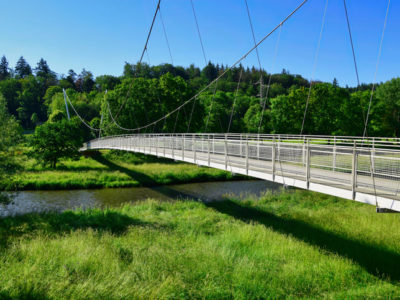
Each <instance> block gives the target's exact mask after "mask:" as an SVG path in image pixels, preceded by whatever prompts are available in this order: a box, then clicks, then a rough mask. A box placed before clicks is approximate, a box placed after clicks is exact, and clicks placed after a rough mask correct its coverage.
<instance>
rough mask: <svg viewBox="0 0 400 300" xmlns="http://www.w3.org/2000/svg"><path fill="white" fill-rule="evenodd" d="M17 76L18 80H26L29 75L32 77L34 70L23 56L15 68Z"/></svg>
mask: <svg viewBox="0 0 400 300" xmlns="http://www.w3.org/2000/svg"><path fill="white" fill-rule="evenodd" d="M15 75H16V76H17V77H18V78H25V77H27V76H29V75H32V68H31V66H30V65H29V64H28V63H27V62H26V60H25V59H24V57H23V56H21V57H20V58H19V60H18V61H17V65H16V66H15Z"/></svg>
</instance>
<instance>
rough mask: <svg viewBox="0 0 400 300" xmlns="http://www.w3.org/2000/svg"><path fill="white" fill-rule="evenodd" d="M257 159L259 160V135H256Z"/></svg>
mask: <svg viewBox="0 0 400 300" xmlns="http://www.w3.org/2000/svg"><path fill="white" fill-rule="evenodd" d="M257 159H260V134H258V135H257Z"/></svg>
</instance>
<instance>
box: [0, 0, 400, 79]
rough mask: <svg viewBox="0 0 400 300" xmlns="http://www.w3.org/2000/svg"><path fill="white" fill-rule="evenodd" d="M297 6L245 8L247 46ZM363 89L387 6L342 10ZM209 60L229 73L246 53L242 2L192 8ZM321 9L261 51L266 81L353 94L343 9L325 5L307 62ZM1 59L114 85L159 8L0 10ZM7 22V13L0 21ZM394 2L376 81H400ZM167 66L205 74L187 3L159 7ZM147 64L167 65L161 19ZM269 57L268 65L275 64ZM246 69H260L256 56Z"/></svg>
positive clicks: (77, 1) (57, 5)
mask: <svg viewBox="0 0 400 300" xmlns="http://www.w3.org/2000/svg"><path fill="white" fill-rule="evenodd" d="M301 2H302V0H279V1H277V0H248V5H249V9H250V13H251V16H252V21H253V26H254V31H255V36H256V39H257V40H260V39H261V38H262V37H263V36H264V35H265V34H267V33H268V32H269V31H271V30H272V29H273V28H274V27H275V26H276V25H277V24H279V23H280V22H281V20H282V19H283V18H285V17H286V16H287V15H288V14H289V13H290V12H291V11H292V10H293V9H294V8H295V7H297V6H298V5H299V4H300V3H301ZM346 2H347V6H348V12H349V17H350V23H351V27H352V35H353V40H354V46H355V52H356V58H357V63H358V67H359V74H360V80H361V82H367V83H369V82H372V81H373V80H374V73H375V66H376V61H377V56H378V50H379V42H380V39H381V34H382V29H383V24H384V19H385V13H386V7H387V3H388V2H387V0H347V1H346ZM193 3H194V7H195V10H196V14H197V18H198V22H199V28H200V32H201V37H202V40H203V44H204V49H205V53H206V58H207V60H210V61H212V62H215V63H220V64H221V63H222V64H224V65H231V64H232V63H233V62H235V61H236V60H237V59H238V58H239V57H241V56H242V55H243V54H244V53H245V52H246V51H247V50H249V49H250V48H251V47H252V46H253V45H254V44H253V39H252V35H251V29H250V25H249V20H248V16H247V13H246V6H245V1H244V0H193ZM325 3H326V0H308V2H307V3H306V4H305V5H304V6H303V7H302V8H301V9H300V10H299V11H298V12H297V13H296V14H295V15H293V17H292V18H291V19H290V20H289V21H288V22H287V23H286V24H285V25H284V26H282V29H281V31H280V38H279V45H278V51H277V55H276V56H275V55H274V53H275V52H274V51H275V49H276V47H277V41H278V37H279V31H277V32H275V33H274V34H273V35H271V36H270V37H269V38H268V39H267V40H265V42H264V43H262V44H261V45H260V47H259V53H260V58H261V64H262V67H263V68H264V69H266V70H267V71H268V72H274V73H276V72H281V71H282V69H283V68H285V69H287V70H289V71H290V73H292V74H301V75H302V76H304V77H305V78H307V79H310V78H311V77H312V78H313V79H316V80H323V81H332V80H333V78H337V80H338V81H339V84H340V85H342V86H344V85H349V86H355V85H356V84H357V81H356V75H355V71H354V64H353V58H352V52H351V46H350V39H349V34H348V31H347V23H346V18H345V12H344V7H343V1H342V0H329V2H328V8H327V15H326V20H325V26H324V30H323V35H322V40H321V47H320V52H319V56H318V60H317V63H316V65H315V71H313V70H314V67H313V66H314V63H313V62H314V58H315V54H316V48H317V42H318V38H319V34H320V30H321V23H322V17H323V12H324V6H325ZM0 4H1V6H0V7H2V11H3V13H2V17H1V18H0V23H1V26H0V36H1V42H0V55H5V56H6V57H7V59H8V60H9V62H10V66H11V67H14V66H15V63H16V61H17V60H18V58H19V57H20V56H21V55H22V56H24V58H25V59H26V60H27V61H28V62H29V63H30V65H31V66H32V67H34V66H36V63H37V62H38V61H39V59H40V58H42V57H43V58H44V59H45V60H47V62H48V64H49V65H50V67H51V69H52V70H53V71H55V72H57V73H59V74H66V73H67V72H68V70H69V69H74V70H75V71H76V72H77V73H79V72H80V71H81V70H82V69H83V68H85V69H86V70H89V71H91V72H92V73H93V74H94V75H95V76H98V75H103V74H109V75H117V76H119V75H121V74H122V71H123V65H124V63H125V62H129V63H135V62H137V61H138V60H139V58H140V55H141V52H142V50H143V47H144V43H145V40H146V36H147V33H148V30H149V27H150V24H151V20H152V17H153V14H154V11H155V8H156V4H157V0H35V1H32V0H18V1H11V0H0ZM4 12H6V13H4ZM399 12H400V2H399V1H392V2H391V5H390V11H389V17H388V23H387V28H386V32H385V37H384V42H383V48H382V56H381V60H380V64H379V69H378V73H377V81H378V82H380V81H386V80H388V79H391V78H393V77H396V76H398V75H399V72H398V70H400V60H399V59H397V57H398V55H396V54H397V52H398V51H397V49H398V47H399V44H400V39H399V37H400V32H399V31H398V30H396V28H400V18H397V17H396V16H397V15H398V13H399ZM161 13H162V17H163V20H164V24H165V28H166V32H167V36H168V40H169V43H170V47H171V52H172V58H173V62H174V64H175V65H181V66H189V65H190V64H192V63H193V64H195V65H196V66H199V67H204V65H205V61H204V58H203V54H202V51H201V46H200V41H199V36H198V34H197V30H196V24H195V20H194V17H193V12H192V8H191V5H190V1H189V0H162V1H161ZM148 54H149V55H148V56H145V62H149V61H150V64H152V65H154V64H161V63H171V58H170V55H169V52H168V48H167V44H166V40H165V37H164V34H163V29H162V24H161V22H160V18H158V19H157V20H156V23H155V25H154V29H153V33H152V35H151V38H150V42H149V45H148ZM274 57H275V58H274ZM243 64H244V65H248V66H252V65H258V63H257V59H256V55H255V52H253V53H252V54H250V55H249V56H248V57H247V58H246V60H244V61H243Z"/></svg>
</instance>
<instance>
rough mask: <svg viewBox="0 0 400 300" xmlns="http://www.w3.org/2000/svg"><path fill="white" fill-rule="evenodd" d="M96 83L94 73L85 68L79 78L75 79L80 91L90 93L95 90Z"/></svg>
mask: <svg viewBox="0 0 400 300" xmlns="http://www.w3.org/2000/svg"><path fill="white" fill-rule="evenodd" d="M94 85H95V82H94V79H93V74H92V73H91V72H89V71H86V70H85V69H83V70H82V72H81V74H79V78H78V80H76V81H75V86H76V88H77V90H78V91H80V92H85V93H89V92H91V91H92V90H93V88H94Z"/></svg>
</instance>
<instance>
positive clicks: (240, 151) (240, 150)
mask: <svg viewBox="0 0 400 300" xmlns="http://www.w3.org/2000/svg"><path fill="white" fill-rule="evenodd" d="M239 145H240V149H239V155H240V157H242V153H243V152H242V134H240V142H239Z"/></svg>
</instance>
